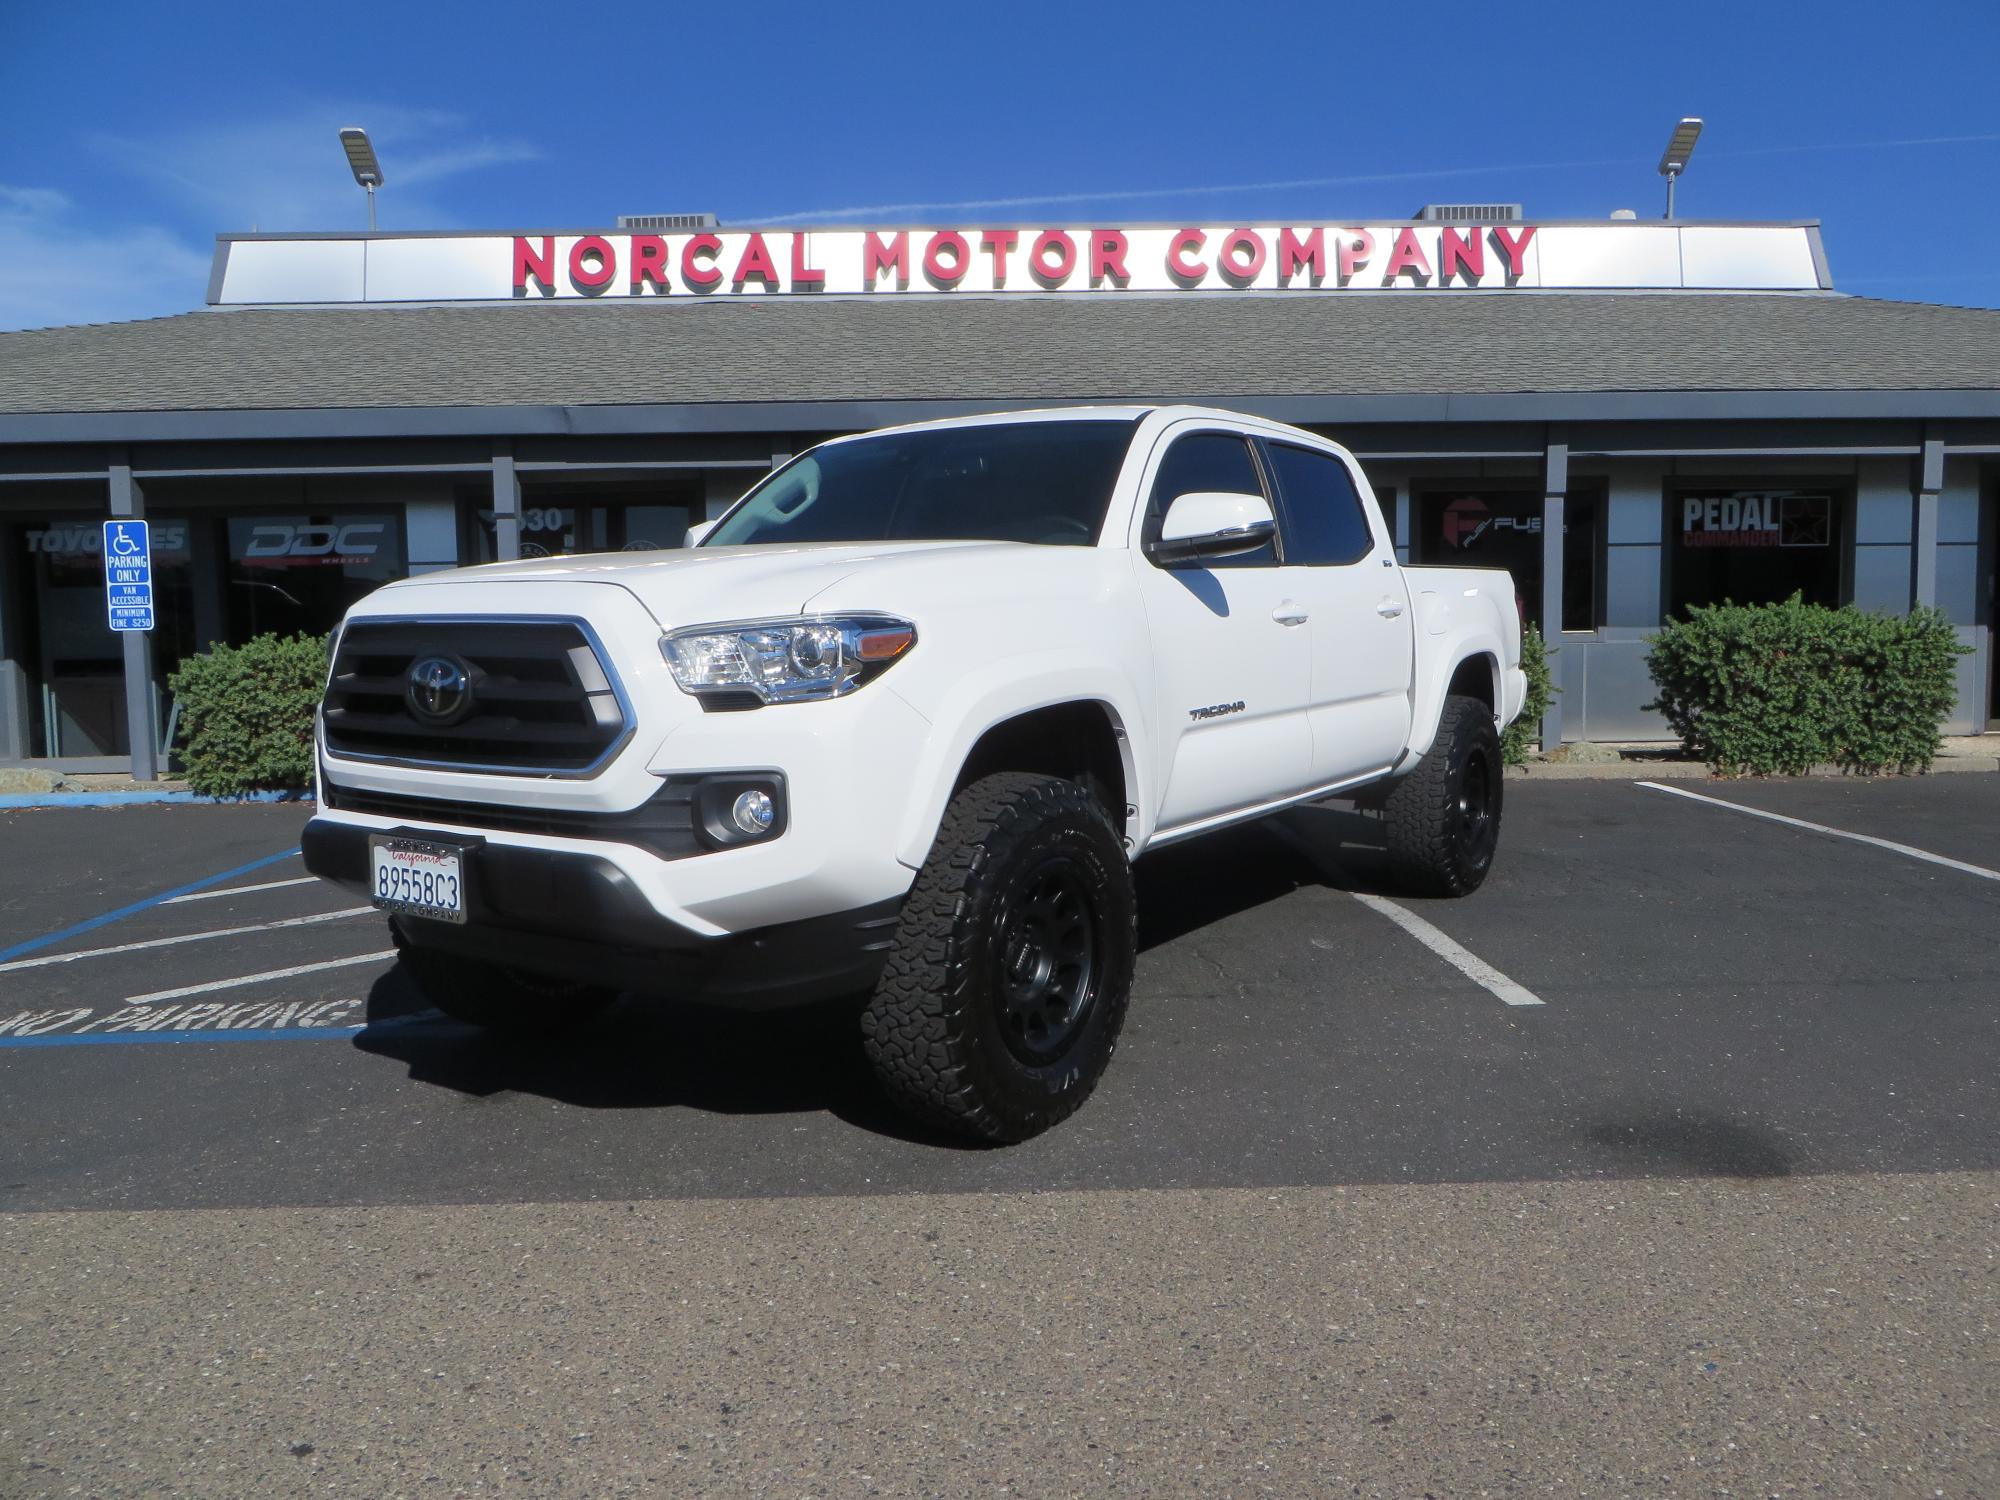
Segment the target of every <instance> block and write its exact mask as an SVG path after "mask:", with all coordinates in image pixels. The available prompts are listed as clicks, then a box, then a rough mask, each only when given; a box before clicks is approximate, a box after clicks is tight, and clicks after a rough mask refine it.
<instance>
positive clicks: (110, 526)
mask: <svg viewBox="0 0 2000 1500" xmlns="http://www.w3.org/2000/svg"><path fill="white" fill-rule="evenodd" d="M104 603H105V608H106V609H107V610H108V611H109V613H110V616H111V628H112V629H113V630H151V629H152V628H153V543H152V537H151V536H150V534H149V533H148V532H147V529H146V523H145V522H144V521H106V522H105V523H104Z"/></svg>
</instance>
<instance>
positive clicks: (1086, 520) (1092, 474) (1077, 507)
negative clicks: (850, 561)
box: [702, 418, 1137, 547]
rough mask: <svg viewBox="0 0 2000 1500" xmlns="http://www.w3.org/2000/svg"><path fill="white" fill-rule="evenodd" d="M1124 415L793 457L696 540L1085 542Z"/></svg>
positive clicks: (901, 439)
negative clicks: (711, 529) (721, 520)
mask: <svg viewBox="0 0 2000 1500" xmlns="http://www.w3.org/2000/svg"><path fill="white" fill-rule="evenodd" d="M1136 425H1137V424H1136V422H1135V421H1129V420H1124V419H1118V420H1109V421H1106V420H1098V419H1095V418H1080V419H1077V420H1073V421H1066V422H1004V423H991V424H983V425H980V426H974V427H940V428H932V429H930V430H928V431H921V432H885V433H881V434H878V435H876V436H874V437H865V438H856V439H855V440H854V441H852V442H845V443H829V444H827V445H826V446H825V447H823V448H816V449H814V450H813V451H812V452H811V453H806V454H802V455H800V456H799V457H798V458H797V459H795V460H793V461H792V462H791V463H789V464H787V465H786V466H785V467H784V468H782V469H780V470H779V471H778V472H777V473H775V474H773V475H772V476H771V477H770V478H769V479H767V480H765V481H764V482H763V483H762V484H761V485H759V486H758V487H757V488H756V489H754V490H752V491H751V492H750V493H749V495H748V496H746V497H745V498H744V501H743V503H742V504H741V505H739V506H738V507H737V508H736V509H735V510H734V511H733V512H732V513H731V514H730V515H729V516H728V518H727V519H725V520H724V521H723V522H722V524H721V525H719V526H717V527H716V528H715V530H714V531H712V532H710V533H709V534H708V536H707V537H706V538H705V539H704V540H703V542H702V545H703V546H705V547H740V546H744V545H746V544H750V543H759V542H934V541H995V542H1037V543H1043V544H1046V545H1049V546H1057V547H1088V546H1090V545H1091V544H1092V543H1094V542H1095V541H1096V540H1097V530H1098V527H1099V526H1101V525H1103V523H1104V511H1105V508H1106V507H1107V506H1108V505H1109V504H1110V503H1111V486H1112V484H1113V482H1114V481H1115V480H1116V479H1117V477H1118V466H1119V464H1120V463H1122V462H1123V461H1124V458H1125V448H1126V445H1127V444H1128V443H1130V441H1131V439H1132V429H1133V428H1134V427H1135V426H1136Z"/></svg>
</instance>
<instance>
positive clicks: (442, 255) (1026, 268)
mask: <svg viewBox="0 0 2000 1500" xmlns="http://www.w3.org/2000/svg"><path fill="white" fill-rule="evenodd" d="M216 254H217V264H216V274H215V276H214V279H213V282H212V287H211V293H210V297H209V300H210V301H211V302H214V303H218V304H223V305H234V306H244V305H271V304H287V303H290V304H297V303H320V302H468V301H469V302H509V301H542V300H546V299H556V298H575V299H589V298H614V299H615V298H633V297H637V298H649V297H651V298H658V297H672V298H687V297H782V296H856V295H930V296H951V295H975V296H994V295H1017V294H1018V295H1024V296H1037V295H1041V296H1046V295H1050V294H1057V295H1072V296H1092V295H1102V296H1116V295H1118V294H1120V293H1124V292H1148V293H1179V292H1186V293H1197V294H1198V293H1202V292H1228V291H1268V292H1283V291H1341V292H1385V291H1394V292H1418V291H1474V290H1476V291H1511V290H1515V289H1523V288H1524V289H1538V290H1553V289H1575V290H1584V289H1596V288H1632V289H1645V288H1656V289H1676V290H1679V289H1691V288H1699V289H1710V290H1765V291H1768V290H1786V291H1808V290H1818V289H1821V288H1823V287H1825V286H1826V285H1828V283H1827V281H1826V279H1825V275H1824V260H1823V258H1822V257H1821V256H1820V254H1819V252H1818V231H1817V229H1816V228H1815V227H1814V226H1811V225H1805V224H1762V225H1742V224H1734V225H1731V224H1715V225H1711V224H1645V223H1637V222H1618V223H1601V222H1593V223H1589V224H1576V223H1562V224H1529V223H1506V224H1498V223H1494V224H1429V223H1416V224H1372V225H1335V224H1303V225H1298V224H1268V223H1266V224H1253V225H1236V226H1229V225H1206V226H1204V225H1189V226H1185V227H1182V228H1171V227H1160V226H1147V227H1132V228H1102V227H1093V228H1076V227H1052V228H1046V229H1034V228H1004V229H980V228H935V229H815V230H790V229H719V230H711V231H700V232H696V233H682V234H637V233H590V232H581V233H568V234H564V233H534V234H476V235H473V234H468V235H453V234H436V235H358V236H327V237H319V238H314V237H309V236H280V237H268V238H265V237H257V236H248V237H243V238H235V239H224V240H222V241H221V242H220V243H219V244H218V246H217V251H216Z"/></svg>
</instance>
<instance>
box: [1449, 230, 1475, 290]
mask: <svg viewBox="0 0 2000 1500" xmlns="http://www.w3.org/2000/svg"><path fill="white" fill-rule="evenodd" d="M1460 273H1463V275H1464V276H1465V278H1466V279H1467V280H1468V281H1470V282H1471V283H1472V284H1473V285H1474V286H1477V285H1478V284H1479V279H1480V278H1481V277H1482V276H1484V275H1485V274H1486V241H1485V240H1483V239H1481V238H1480V237H1479V231H1478V230H1476V229H1473V230H1469V231H1467V232H1466V233H1465V234H1463V235H1461V234H1460V233H1459V232H1458V231H1457V230H1456V229H1450V228H1447V229H1446V230H1445V231H1444V238H1443V240H1442V241H1441V242H1440V243H1439V245H1438V285H1439V286H1450V285H1451V278H1452V277H1453V276H1454V275H1458V274H1460Z"/></svg>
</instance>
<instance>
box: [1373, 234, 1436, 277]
mask: <svg viewBox="0 0 2000 1500" xmlns="http://www.w3.org/2000/svg"><path fill="white" fill-rule="evenodd" d="M1405 274H1407V275H1410V276H1413V277H1415V278H1416V279H1417V285H1418V286H1424V285H1427V284H1428V283H1429V281H1430V279H1431V261H1430V257H1429V256H1428V255H1425V254H1424V247H1423V246H1422V245H1420V244H1418V243H1417V232H1416V230H1414V229H1405V230H1404V231H1403V232H1402V233H1401V234H1399V235H1397V236H1396V243H1395V244H1394V245H1392V246H1391V247H1390V248H1389V263H1388V264H1387V265H1386V266H1384V267H1383V268H1382V285H1384V286H1388V285H1390V284H1391V283H1392V282H1394V281H1395V279H1396V278H1397V277H1398V276H1402V275H1405Z"/></svg>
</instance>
